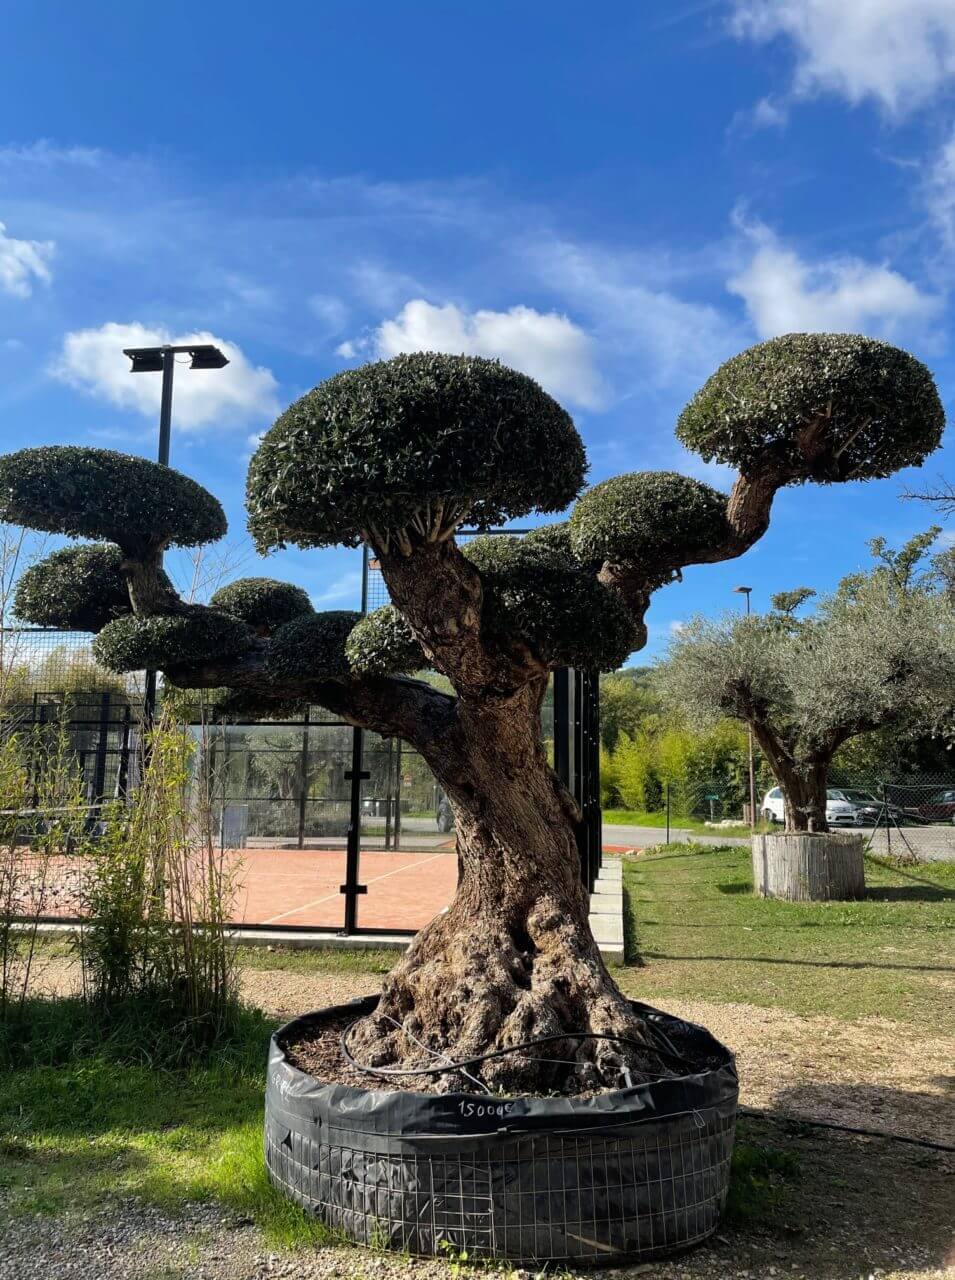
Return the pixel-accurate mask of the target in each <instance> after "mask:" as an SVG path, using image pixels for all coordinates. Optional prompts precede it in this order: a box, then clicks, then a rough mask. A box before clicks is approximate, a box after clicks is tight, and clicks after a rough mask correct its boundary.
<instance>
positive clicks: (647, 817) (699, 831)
mask: <svg viewBox="0 0 955 1280" xmlns="http://www.w3.org/2000/svg"><path fill="white" fill-rule="evenodd" d="M603 820H604V825H605V826H610V827H654V828H656V829H658V830H662V829H663V828H665V827H666V824H667V817H666V814H665V813H659V812H656V811H654V812H653V813H649V812H647V811H646V810H644V809H604V811H603ZM670 829H671V830H672V831H689V832H691V833H692V834H693V835H706V836H721V835H722V836H748V835H749V834H750V829H749V827H748V826H747V825H746V824H745V823H742V822H741V823H740V824H739V825H738V826H735V827H708V826H707V825H706V823H705V822H704V821H702V819H700V818H684V817H681V816H680V815H678V814H671V815H670ZM756 829H757V831H768V830H769V829H770V828H769V827H768V826H767V825H766V824H765V823H759V824H758V826H757V828H756ZM608 843H613V842H612V841H609V842H608Z"/></svg>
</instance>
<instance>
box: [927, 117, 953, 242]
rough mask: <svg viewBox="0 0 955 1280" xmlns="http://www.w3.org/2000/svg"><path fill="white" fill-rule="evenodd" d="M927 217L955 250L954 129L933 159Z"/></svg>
mask: <svg viewBox="0 0 955 1280" xmlns="http://www.w3.org/2000/svg"><path fill="white" fill-rule="evenodd" d="M926 199H927V203H928V210H929V215H930V216H931V218H932V221H933V222H934V223H935V225H936V227H937V228H938V231H939V234H940V235H941V237H942V239H943V241H944V242H945V244H946V245H947V246H948V247H949V248H953V249H955V129H953V130H952V133H951V135H950V136H949V139H948V141H947V142H946V143H945V145H944V146H943V147H942V149H941V151H940V152H939V153H938V155H937V156H936V158H935V163H934V164H933V166H932V169H931V172H930V173H929V176H928V184H927V190H926Z"/></svg>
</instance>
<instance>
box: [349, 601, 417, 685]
mask: <svg viewBox="0 0 955 1280" xmlns="http://www.w3.org/2000/svg"><path fill="white" fill-rule="evenodd" d="M345 656H346V657H347V659H348V664H349V666H350V667H351V669H352V671H355V672H358V673H359V674H360V675H377V676H385V675H392V676H394V675H402V674H405V675H410V674H411V673H412V672H415V671H421V670H422V669H423V668H424V667H426V666H427V665H428V660H427V658H426V657H425V655H424V651H423V650H422V648H421V645H420V643H419V641H418V639H417V637H416V636H415V634H414V632H413V631H412V630H411V628H410V627H409V626H408V623H407V622H406V620H405V619H404V617H403V616H402V615H401V614H400V613H399V612H398V610H397V609H396V608H395V607H394V605H393V604H386V605H383V606H382V608H380V609H374V610H373V611H372V612H371V613H369V614H367V615H366V616H365V617H364V618H360V619H359V620H358V622H356V623H355V626H354V627H353V629H352V630H351V632H350V633H349V636H348V640H347V642H346V644H345Z"/></svg>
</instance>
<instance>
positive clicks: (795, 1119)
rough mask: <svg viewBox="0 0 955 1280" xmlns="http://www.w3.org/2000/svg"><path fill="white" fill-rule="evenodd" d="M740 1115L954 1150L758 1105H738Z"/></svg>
mask: <svg viewBox="0 0 955 1280" xmlns="http://www.w3.org/2000/svg"><path fill="white" fill-rule="evenodd" d="M739 1114H740V1115H741V1116H750V1117H751V1118H752V1119H754V1120H770V1121H772V1123H773V1124H804V1125H806V1127H807V1128H809V1129H831V1130H835V1132H836V1133H854V1134H858V1135H859V1137H862V1138H884V1139H885V1140H886V1141H887V1142H905V1143H908V1145H909V1146H912V1147H927V1148H928V1150H929V1151H955V1146H953V1145H952V1144H951V1143H949V1142H932V1141H930V1139H928V1138H907V1137H905V1135H904V1134H901V1133H888V1132H886V1130H885V1129H860V1128H858V1127H856V1126H855V1125H851V1124H836V1123H835V1121H833V1120H809V1119H807V1118H806V1117H805V1116H795V1115H790V1114H787V1113H785V1112H780V1111H761V1110H760V1109H759V1108H758V1107H740V1108H739Z"/></svg>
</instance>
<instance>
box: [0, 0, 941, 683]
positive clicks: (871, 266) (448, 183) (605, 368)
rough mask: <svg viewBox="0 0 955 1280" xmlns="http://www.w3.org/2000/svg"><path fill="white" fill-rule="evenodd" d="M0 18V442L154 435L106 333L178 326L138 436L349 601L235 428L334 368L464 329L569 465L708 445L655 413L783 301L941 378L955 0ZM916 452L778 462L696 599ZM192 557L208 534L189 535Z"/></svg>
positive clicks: (532, 0) (899, 533)
mask: <svg viewBox="0 0 955 1280" xmlns="http://www.w3.org/2000/svg"><path fill="white" fill-rule="evenodd" d="M3 29H4V37H3V41H2V44H0V223H2V224H3V227H4V230H3V232H2V233H0V447H3V448H5V449H12V448H16V447H20V446H22V445H26V444H41V443H91V444H99V445H102V446H104V447H108V448H116V449H122V450H125V451H127V452H135V453H143V454H146V455H151V454H152V453H153V451H154V449H155V445H156V413H157V408H158V394H159V388H158V381H159V380H158V377H149V376H137V377H133V376H132V375H130V374H129V373H128V372H127V364H126V362H125V361H124V359H123V358H122V355H121V349H122V347H123V346H128V345H130V344H131V343H138V344H143V343H146V342H150V341H158V340H162V338H163V337H164V336H166V335H169V336H171V337H173V338H182V337H186V336H189V337H191V336H193V335H196V334H199V333H202V334H207V335H209V337H210V338H211V339H212V340H215V341H218V342H220V343H221V344H223V345H225V346H226V347H227V349H228V351H229V354H230V355H231V356H232V364H231V365H230V366H229V368H228V369H227V370H225V371H223V372H220V373H191V372H189V371H187V370H185V369H184V370H182V371H181V372H180V374H179V375H177V389H176V402H175V415H176V424H175V435H174V439H173V452H172V462H173V465H175V466H178V467H179V468H181V469H182V470H184V471H187V472H189V473H190V474H192V475H194V476H195V477H196V478H197V479H198V480H200V481H201V482H202V483H204V484H206V485H207V486H208V487H209V488H210V489H212V490H213V491H214V492H215V493H216V494H217V495H218V496H219V497H220V498H221V499H222V501H223V502H224V504H225V506H226V509H227V512H228V515H229V518H230V525H231V529H230V535H229V539H228V555H227V559H228V560H229V561H230V562H232V563H234V564H235V565H237V566H238V568H237V569H235V571H234V574H233V576H237V575H238V574H239V573H241V574H243V575H244V574H248V573H261V572H266V573H268V574H270V575H271V576H275V577H280V578H290V579H293V580H296V581H299V582H301V583H302V585H304V586H305V587H306V588H307V589H308V590H309V591H310V593H311V594H312V597H313V599H314V600H315V602H316V604H317V606H318V607H320V608H321V607H328V608H343V607H353V606H355V605H356V604H357V584H358V577H359V574H358V568H359V564H358V558H357V553H355V552H348V551H344V550H341V551H328V552H321V553H319V552H314V551H312V552H307V553H306V552H298V551H295V550H294V549H293V550H290V551H288V552H287V553H284V554H282V555H277V556H273V557H271V558H270V559H269V560H268V561H267V562H264V563H263V562H260V561H257V559H256V557H255V556H254V555H253V553H252V552H251V548H250V546H249V543H248V539H247V536H246V535H245V527H244V511H243V505H242V493H243V485H244V475H245V467H246V464H247V461H248V457H249V455H250V453H251V450H252V449H253V448H254V440H255V436H256V433H258V432H261V431H262V430H263V429H265V428H266V427H267V426H268V425H269V424H270V422H271V421H272V419H273V418H274V416H275V414H276V412H277V411H278V410H279V409H280V408H281V407H282V406H284V405H285V404H287V403H288V402H289V401H290V400H292V399H293V398H295V397H297V396H298V395H300V394H301V393H302V392H303V391H305V390H306V389H308V388H309V387H311V386H313V385H314V384H315V383H316V382H318V381H320V380H321V379H322V378H324V377H327V376H328V375H329V374H331V373H334V372H335V371H337V370H339V369H341V368H344V367H348V366H349V365H352V364H355V363H357V362H359V361H360V360H362V359H369V358H375V357H377V356H379V355H390V354H394V353H395V352H397V351H400V350H411V349H422V348H428V349H435V348H437V349H442V350H450V351H462V350H468V351H475V352H479V353H481V354H486V355H494V356H499V357H500V358H501V359H503V360H505V362H507V363H509V364H513V365H515V366H517V367H520V368H523V369H525V370H526V371H527V372H529V373H531V374H532V375H534V376H535V377H537V378H538V379H539V380H540V381H541V382H542V383H543V384H544V385H545V387H547V388H548V390H550V391H551V392H552V393H553V394H555V395H557V396H558V398H560V399H561V401H562V402H563V403H564V404H565V405H566V406H567V407H568V408H569V409H570V410H571V412H572V413H573V414H574V416H575V419H576V420H577V423H578V426H579V428H580V430H581V432H582V434H583V436H584V439H585V441H586V443H587V447H588V451H589V456H590V460H591V471H590V479H591V480H592V481H598V480H601V479H603V478H605V477H606V476H608V475H611V474H614V473H615V472H619V471H629V470H638V469H646V468H670V469H680V470H685V471H687V472H688V473H689V474H692V475H695V476H697V477H699V478H702V479H705V480H707V481H709V482H711V483H716V484H719V485H725V484H726V483H727V482H728V479H729V477H728V474H727V473H724V472H722V470H721V469H719V468H714V467H709V466H706V465H705V464H703V463H702V462H701V461H700V460H699V459H697V458H694V457H692V456H690V455H687V454H685V453H684V452H683V451H682V450H681V449H680V448H679V446H678V445H677V444H676V442H675V440H674V437H673V424H674V422H675V419H676V417H677V415H678V413H679V411H680V409H681V408H682V406H683V404H684V403H685V401H686V400H687V399H688V398H689V396H690V395H691V394H692V393H693V391H694V390H695V389H696V387H697V386H698V385H699V384H700V382H701V381H703V380H704V379H705V377H706V376H707V375H708V374H709V373H710V372H711V371H712V370H713V368H715V367H716V365H717V364H718V363H719V362H720V361H721V360H723V359H725V358H727V357H728V356H730V355H732V354H733V353H734V352H736V351H738V350H740V349H742V348H743V347H745V346H747V345H749V344H750V343H752V342H754V341H757V340H759V339H761V338H766V337H770V336H773V335H774V334H777V333H783V332H788V331H791V330H802V329H826V330H852V331H857V332H864V333H868V334H871V335H873V336H878V337H886V338H889V339H890V340H893V341H897V342H899V343H900V344H902V345H905V346H907V347H908V348H909V349H911V350H913V351H914V352H915V353H916V354H918V355H919V356H920V357H921V358H922V359H924V360H925V361H926V362H927V363H928V364H929V365H930V367H931V368H932V370H933V371H934V373H935V375H936V377H937V380H938V383H939V387H940V390H941V393H942V397H943V400H944V401H945V404H946V408H948V409H950V407H951V401H952V396H953V393H955V361H953V340H955V334H953V330H955V326H953V302H952V298H953V287H955V0H867V2H866V3H862V0H853V2H852V3H848V2H847V0H713V2H710V3H706V2H700V3H680V0H648V2H646V3H641V4H633V3H617V2H615V0H605V3H604V4H602V5H599V6H584V5H581V4H580V3H579V2H577V3H564V2H563V0H522V3H521V4H513V3H503V2H501V0H480V3H477V0H474V2H473V3H451V2H450V0H445V2H444V3H437V2H426V0H407V2H405V3H401V4H396V3H394V2H393V0H320V2H319V3H311V4H305V3H296V2H293V0H287V2H286V3H285V4H283V5H279V6H275V7H272V8H267V7H264V6H262V5H260V4H251V3H246V2H244V0H232V2H231V3H229V4H225V3H222V2H221V0H209V2H208V3H206V4H204V5H202V6H198V5H195V4H184V3H179V2H178V0H172V3H167V4H166V5H164V6H163V7H162V9H161V10H158V11H157V10H155V9H149V8H148V7H147V6H144V5H129V4H128V3H124V4H122V5H120V4H118V3H112V2H107V0H91V3H89V4H87V5H82V6H72V7H67V6H63V5H62V4H59V3H54V2H53V0H8V3H7V5H6V6H5V17H4V23H3ZM951 452H952V450H951V444H950V443H949V445H948V447H947V448H946V449H943V450H942V451H940V452H939V453H938V454H937V455H936V456H935V457H934V458H932V459H930V461H929V462H928V463H927V465H926V466H925V467H924V468H923V469H922V471H921V472H913V473H910V474H906V475H904V476H902V477H899V478H893V479H890V480H887V481H881V482H878V483H870V484H865V485H863V484H852V485H842V486H839V487H837V488H829V489H823V488H817V487H809V486H807V487H804V488H797V489H792V490H788V491H784V492H783V493H782V494H781V495H780V497H779V498H778V499H777V505H776V508H775V512H774V520H773V525H772V529H771V530H770V532H769V533H768V534H767V536H766V537H765V538H763V540H762V541H761V542H760V543H759V544H758V545H757V547H755V548H754V549H753V550H752V551H750V552H749V553H748V554H747V555H746V556H745V557H744V558H743V559H742V560H740V561H736V562H733V563H731V564H728V565H719V566H706V567H701V568H697V569H691V570H689V571H688V572H687V574H686V576H685V581H684V582H683V583H682V584H678V585H674V586H671V587H668V588H666V589H665V590H664V591H662V592H660V593H659V594H658V595H657V597H656V600H655V602H654V604H653V607H652V609H651V613H650V617H649V621H650V624H651V626H650V631H651V640H650V645H649V646H648V649H647V650H645V651H644V652H643V654H642V655H640V656H639V658H638V660H639V661H646V659H647V657H648V656H652V655H653V654H655V653H658V652H660V650H661V648H662V647H663V646H665V644H666V641H667V638H668V636H669V635H670V633H671V630H672V628H673V627H675V626H678V625H679V622H680V621H681V620H682V619H684V618H686V617H688V616H689V615H690V614H692V613H694V612H707V613H717V612H719V611H721V610H722V609H724V608H726V607H733V606H734V604H735V603H736V602H738V600H739V597H734V596H733V595H732V594H731V588H732V587H733V586H734V585H735V584H738V583H740V582H744V583H746V584H747V585H752V586H753V587H754V605H755V606H756V607H760V606H761V605H763V604H764V603H765V601H766V599H767V597H768V594H769V593H770V592H771V591H774V590H777V589H780V588H783V587H791V586H796V585H801V584H806V585H810V586H813V587H816V588H822V589H825V588H827V587H829V586H831V585H833V584H834V583H835V581H836V580H837V579H838V577H839V576H841V575H842V574H843V573H845V572H847V571H849V570H851V569H854V568H855V567H857V566H858V565H859V564H860V563H864V562H865V560H866V558H867V557H866V551H865V543H866V540H867V539H869V538H871V537H873V536H875V535H876V534H885V535H886V536H888V537H889V538H890V539H891V540H895V541H898V540H901V539H902V538H904V537H906V536H908V535H910V534H911V533H912V532H914V531H915V530H917V529H919V528H922V527H924V526H925V525H926V524H927V523H928V522H929V519H930V515H929V512H927V511H926V510H925V508H924V507H923V506H922V505H921V504H916V503H904V502H901V501H900V500H899V493H900V490H901V488H902V487H903V485H904V484H905V483H906V482H907V483H908V484H909V485H910V486H914V487H918V486H919V485H920V484H922V483H925V482H929V481H932V480H934V479H935V478H936V477H937V476H938V475H940V474H945V473H947V474H948V475H949V476H951V475H952V472H953V470H955V468H953V467H952V458H951ZM210 563H211V562H210Z"/></svg>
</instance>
